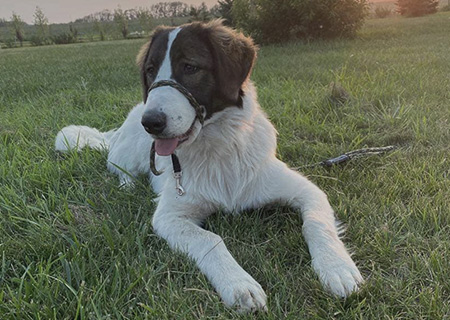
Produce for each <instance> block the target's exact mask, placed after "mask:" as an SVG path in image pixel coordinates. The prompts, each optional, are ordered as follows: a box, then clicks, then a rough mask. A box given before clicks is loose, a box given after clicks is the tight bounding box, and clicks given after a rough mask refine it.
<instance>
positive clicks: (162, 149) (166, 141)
mask: <svg viewBox="0 0 450 320" xmlns="http://www.w3.org/2000/svg"><path fill="white" fill-rule="evenodd" d="M195 122H196V121H195V120H194V122H193V123H192V125H191V127H190V128H189V129H188V131H186V132H185V133H183V134H182V135H179V136H176V137H173V138H157V137H155V151H156V153H157V154H158V155H160V156H170V155H171V154H172V153H174V152H175V149H176V148H177V147H178V146H179V145H180V144H182V143H183V142H186V141H187V140H189V138H190V136H191V135H192V133H193V131H194V125H195Z"/></svg>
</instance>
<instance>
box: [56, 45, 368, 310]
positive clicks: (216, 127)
mask: <svg viewBox="0 0 450 320" xmlns="http://www.w3.org/2000/svg"><path fill="white" fill-rule="evenodd" d="M170 39H171V38H169V40H170ZM172 41H173V40H172ZM169 48H170V46H169ZM161 89H162V88H161ZM243 91H244V93H245V96H244V98H243V107H242V108H238V107H229V108H226V109H225V110H223V111H222V112H219V113H216V114H214V115H213V116H212V117H211V118H210V119H208V120H207V121H206V122H205V124H204V126H203V127H202V128H200V127H199V125H198V123H197V125H196V127H195V130H194V131H195V134H194V135H193V136H192V138H190V141H189V143H183V144H181V145H180V146H179V147H178V149H177V155H178V157H179V159H180V162H181V166H182V169H183V177H182V184H183V187H184V189H185V190H186V194H185V195H183V196H179V195H178V194H177V193H176V190H175V180H174V178H173V177H172V174H171V171H172V170H171V162H170V157H158V156H157V158H156V165H157V167H158V169H159V170H161V169H165V172H164V173H163V174H162V175H160V176H157V177H155V176H153V175H152V174H151V173H150V170H149V150H150V146H151V143H152V138H151V136H150V135H149V134H147V133H146V132H145V130H144V129H143V127H142V126H141V123H140V122H141V117H142V114H143V113H144V112H145V110H147V109H148V107H149V106H148V103H147V104H146V105H144V104H139V105H137V106H136V107H135V108H134V109H133V110H132V111H131V112H130V114H129V115H128V117H127V119H126V120H125V122H124V123H123V125H122V126H121V127H120V128H119V129H118V130H117V131H115V132H114V133H113V134H111V131H110V132H109V133H107V134H102V133H100V132H98V131H97V130H96V129H90V128H89V129H86V128H87V127H83V126H79V127H76V126H69V127H66V128H64V129H63V130H61V132H60V133H58V135H57V137H56V143H55V147H56V149H57V150H62V151H65V150H67V149H68V148H77V149H80V148H82V147H84V146H86V145H89V146H92V147H98V146H99V145H102V146H109V155H108V168H109V169H110V170H111V171H112V172H114V173H117V174H118V175H119V177H120V183H121V184H132V180H133V178H132V177H133V176H136V175H137V174H139V173H147V174H149V176H150V180H151V183H152V186H153V188H154V190H155V191H156V192H157V193H158V194H159V197H158V200H159V201H158V206H157V209H156V211H155V213H154V215H153V220H152V222H153V227H154V230H155V232H156V233H157V234H158V235H160V236H161V237H162V238H164V239H166V240H167V242H168V243H169V245H170V246H171V247H172V248H174V249H177V250H181V251H182V252H185V253H186V254H187V255H188V256H189V257H191V258H192V259H193V260H195V261H196V262H197V265H198V267H199V269H200V270H201V271H202V272H203V273H204V274H205V275H206V276H207V277H208V279H209V281H210V282H211V283H212V285H213V286H214V287H215V289H216V290H217V292H218V293H219V294H220V296H221V297H222V299H223V301H224V302H225V304H226V305H228V306H234V307H236V308H237V309H238V310H240V311H252V310H266V309H267V307H266V295H265V293H264V291H263V289H262V288H261V286H260V285H259V284H258V282H257V281H256V280H255V279H253V278H252V277H251V276H250V275H249V274H248V273H247V272H246V271H245V270H244V269H242V267H241V266H239V264H238V263H237V262H236V261H235V260H234V258H233V257H232V256H231V254H230V253H229V252H228V250H227V248H226V246H225V243H224V242H223V240H222V238H220V237H219V236H218V235H216V234H214V233H212V232H209V231H206V230H204V229H202V228H201V227H200V224H201V222H202V221H204V220H205V219H206V218H207V217H208V216H209V215H211V214H212V213H214V212H216V211H218V210H219V209H221V210H223V211H225V212H229V213H239V212H240V211H242V210H245V209H252V208H258V207H261V206H264V205H266V204H270V203H274V202H279V203H283V204H289V205H291V206H292V207H293V208H295V209H298V210H299V211H300V212H301V214H302V219H303V234H304V236H305V239H306V242H307V244H308V248H309V251H310V253H311V258H312V266H313V268H314V270H315V271H316V272H317V274H318V276H319V279H320V281H321V282H322V284H323V285H324V286H325V287H326V288H327V289H328V290H330V292H332V293H333V294H335V295H338V296H340V297H345V296H347V295H348V294H350V293H351V292H353V291H355V290H357V289H358V285H359V284H360V283H362V282H363V279H362V277H361V274H360V273H359V271H358V269H357V267H356V265H355V263H354V262H353V261H352V259H351V257H350V255H349V254H348V252H347V250H346V249H345V246H344V244H343V243H342V241H341V240H340V239H339V235H338V228H337V227H336V225H337V222H336V219H335V216H334V213H333V209H332V208H331V206H330V205H329V203H328V200H327V196H326V195H325V194H324V193H323V192H322V191H321V190H320V189H319V188H318V187H317V186H315V185H314V184H313V183H312V182H310V181H309V180H308V179H306V178H305V177H303V176H302V175H301V174H299V173H298V172H296V171H293V170H290V169H289V168H288V167H287V166H286V164H284V163H283V162H281V161H280V160H278V159H277V158H276V155H275V152H276V130H275V128H274V127H273V125H272V124H271V123H270V122H269V120H268V119H267V117H266V115H265V114H264V112H263V111H262V110H261V108H260V106H259V104H258V102H257V97H256V90H255V88H254V86H253V84H252V83H251V82H250V81H247V83H245V84H244V86H243ZM159 92H160V94H158V95H156V94H155V95H154V97H155V98H154V101H153V100H151V99H148V101H149V100H150V101H153V103H155V104H158V103H161V102H163V101H166V100H167V99H172V100H173V101H176V100H177V99H179V97H177V96H176V92H177V91H176V90H166V91H162V90H161V91H159ZM165 99H166V100H165ZM148 101H147V102H148ZM167 101H168V100H167ZM180 101H182V100H180ZM162 104H163V103H162ZM182 104H183V103H182V102H180V105H182ZM187 109H192V107H188V108H187ZM186 123H187V122H186ZM177 130H181V129H180V128H178V129H177ZM81 138H82V139H81Z"/></svg>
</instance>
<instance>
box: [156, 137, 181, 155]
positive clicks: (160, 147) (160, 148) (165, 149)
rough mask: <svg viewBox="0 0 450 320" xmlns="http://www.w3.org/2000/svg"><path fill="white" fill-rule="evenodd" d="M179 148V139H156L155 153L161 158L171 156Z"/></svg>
mask: <svg viewBox="0 0 450 320" xmlns="http://www.w3.org/2000/svg"><path fill="white" fill-rule="evenodd" d="M177 146H178V139H177V138H173V139H156V140H155V151H156V153H157V154H159V155H160V156H169V155H171V154H172V153H173V152H174V151H175V149H176V148H177Z"/></svg>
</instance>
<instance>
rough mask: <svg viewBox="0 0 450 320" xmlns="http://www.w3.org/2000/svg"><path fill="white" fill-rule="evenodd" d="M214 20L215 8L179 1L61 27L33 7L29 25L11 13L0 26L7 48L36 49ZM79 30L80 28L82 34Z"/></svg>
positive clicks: (99, 15) (100, 14)
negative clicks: (41, 46)
mask: <svg viewBox="0 0 450 320" xmlns="http://www.w3.org/2000/svg"><path fill="white" fill-rule="evenodd" d="M218 17H220V16H219V15H218V5H215V6H213V7H211V8H208V6H207V5H206V4H205V3H202V4H200V5H199V6H194V5H188V4H186V3H184V2H180V1H177V2H159V3H156V4H154V5H152V6H150V7H149V8H146V7H139V8H134V9H126V10H124V9H122V8H121V7H117V8H116V9H114V10H109V9H105V10H102V11H100V12H96V13H93V14H90V15H87V16H85V17H83V18H79V19H76V20H75V21H73V22H70V23H68V24H63V26H64V27H62V26H61V25H55V24H53V25H50V23H49V19H48V18H47V17H46V15H45V13H44V12H43V10H42V9H41V8H40V7H36V10H35V13H34V15H33V23H32V25H31V26H30V25H28V24H26V23H25V22H24V21H23V20H22V18H21V17H20V15H19V14H17V13H15V12H13V13H12V15H11V18H10V19H9V21H7V20H5V19H2V20H0V27H3V29H5V28H6V29H7V30H8V33H9V34H8V35H7V37H6V40H5V39H4V42H5V44H6V45H7V46H8V47H14V46H18V45H19V46H23V43H24V41H29V42H30V44H31V45H35V46H39V45H46V44H64V43H75V42H78V41H80V36H81V34H82V33H83V36H84V37H85V38H86V37H87V38H88V40H94V35H96V38H97V39H99V40H102V41H103V40H106V39H108V38H117V35H119V37H121V38H124V39H126V38H129V37H144V36H146V35H147V34H148V33H149V32H150V31H151V30H152V29H153V28H154V27H155V26H156V25H158V24H161V21H163V22H164V23H166V24H167V23H168V24H172V25H175V24H176V23H177V22H178V21H181V22H190V21H208V20H211V19H213V18H218ZM176 19H178V20H176ZM180 19H181V20H180ZM26 29H27V30H28V31H27V32H26V31H25V30H26ZM61 29H64V30H61ZM67 29H68V30H67ZM80 29H83V30H82V32H80Z"/></svg>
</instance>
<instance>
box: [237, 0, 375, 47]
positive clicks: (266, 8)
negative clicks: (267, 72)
mask: <svg viewBox="0 0 450 320" xmlns="http://www.w3.org/2000/svg"><path fill="white" fill-rule="evenodd" d="M367 13H368V11H367V1H366V0H290V1H287V0H234V1H233V7H232V16H233V22H234V24H235V26H236V27H238V28H241V29H243V30H244V31H245V32H246V33H247V34H250V35H251V36H252V37H253V38H254V39H255V40H256V41H257V42H262V43H275V42H286V41H289V40H292V39H315V38H336V37H351V36H354V35H355V33H356V31H357V30H358V29H359V28H360V27H361V26H362V24H363V22H364V19H365V17H366V16H367Z"/></svg>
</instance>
